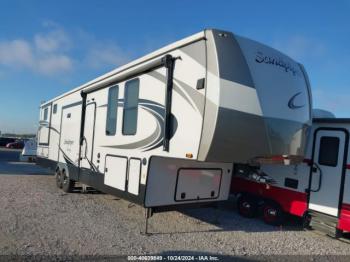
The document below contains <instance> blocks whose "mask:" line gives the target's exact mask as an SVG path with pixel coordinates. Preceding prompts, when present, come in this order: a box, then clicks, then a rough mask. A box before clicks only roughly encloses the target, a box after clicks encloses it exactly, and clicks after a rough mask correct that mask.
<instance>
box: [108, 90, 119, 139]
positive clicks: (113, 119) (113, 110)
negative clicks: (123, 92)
mask: <svg viewBox="0 0 350 262" xmlns="http://www.w3.org/2000/svg"><path fill="white" fill-rule="evenodd" d="M118 93H119V86H112V87H110V88H109V90H108V104H107V119H106V135H107V136H114V135H115V133H116V130H117V109H118Z"/></svg>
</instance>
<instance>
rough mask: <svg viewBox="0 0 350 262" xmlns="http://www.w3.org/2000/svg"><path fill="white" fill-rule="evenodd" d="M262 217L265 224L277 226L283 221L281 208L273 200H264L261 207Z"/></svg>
mask: <svg viewBox="0 0 350 262" xmlns="http://www.w3.org/2000/svg"><path fill="white" fill-rule="evenodd" d="M262 211H263V219H264V222H265V223H266V224H269V225H273V226H279V225H281V224H282V223H283V216H284V214H283V210H282V209H281V207H280V206H279V205H278V204H277V203H274V202H269V201H267V202H265V203H264V205H263V208H262Z"/></svg>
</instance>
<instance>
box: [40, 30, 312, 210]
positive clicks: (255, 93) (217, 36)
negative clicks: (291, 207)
mask: <svg viewBox="0 0 350 262" xmlns="http://www.w3.org/2000/svg"><path fill="white" fill-rule="evenodd" d="M310 126H311V93H310V86H309V82H308V79H307V74H306V72H305V70H304V68H303V66H302V65H300V64H298V63H297V62H295V61H293V60H292V59H291V58H289V57H287V56H285V55H283V54H282V53H280V52H278V51H276V50H274V49H272V48H269V47H267V46H265V45H262V44H259V43H257V42H255V41H252V40H248V39H246V38H243V37H239V36H236V35H233V34H232V33H229V32H224V31H220V30H205V31H202V32H200V33H197V34H195V35H192V36H190V37H188V38H185V39H183V40H181V41H178V42H175V43H173V44H170V45H168V46H166V47H164V48H162V49H160V50H158V51H155V52H153V53H151V54H149V55H146V56H144V57H142V58H140V59H138V60H136V61H133V62H131V63H129V64H127V65H125V66H122V67H120V68H118V69H116V70H114V71H112V72H110V73H107V74H105V75H103V76H101V77H98V78H96V79H95V80H92V81H90V82H88V83H86V84H84V85H82V86H79V87H77V88H75V89H73V90H71V91H69V92H67V93H64V94H62V95H60V96H58V97H56V98H54V99H52V100H50V101H48V102H45V103H43V104H42V105H41V106H40V127H39V131H38V149H37V162H38V163H39V164H40V165H43V166H47V167H51V168H52V169H53V170H54V171H55V172H56V182H57V185H58V186H59V187H61V188H63V190H64V191H66V192H69V191H71V190H72V189H73V187H74V183H75V182H77V181H79V182H81V183H83V184H86V185H89V186H90V187H93V188H95V189H97V190H100V191H103V192H106V193H109V194H114V195H116V196H119V197H122V198H125V199H128V200H129V201H131V202H134V203H137V204H140V205H142V206H144V207H146V208H151V210H153V211H157V210H160V209H161V208H162V207H167V208H171V207H176V206H179V205H183V206H184V205H185V204H191V205H193V204H196V205H197V204H203V203H213V202H216V201H221V200H226V199H227V198H228V196H229V191H230V182H231V174H232V167H233V166H232V163H233V162H240V163H248V162H251V161H259V159H260V158H264V159H266V158H267V159H268V158H271V157H272V156H276V155H288V156H290V157H291V158H295V159H297V160H298V159H302V158H303V156H304V145H305V141H306V134H307V132H308V129H309V127H310Z"/></svg>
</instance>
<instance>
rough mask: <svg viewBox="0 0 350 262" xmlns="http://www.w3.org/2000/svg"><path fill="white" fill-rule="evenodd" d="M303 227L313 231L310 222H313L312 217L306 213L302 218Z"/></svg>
mask: <svg viewBox="0 0 350 262" xmlns="http://www.w3.org/2000/svg"><path fill="white" fill-rule="evenodd" d="M301 219H302V226H303V228H304V229H311V227H310V222H311V216H310V215H309V214H308V213H307V212H305V213H304V215H303V216H302V218H301Z"/></svg>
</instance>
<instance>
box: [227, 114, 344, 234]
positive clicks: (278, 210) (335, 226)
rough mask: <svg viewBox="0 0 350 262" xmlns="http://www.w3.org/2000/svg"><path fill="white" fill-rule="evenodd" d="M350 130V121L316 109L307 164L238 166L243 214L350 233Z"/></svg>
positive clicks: (236, 186) (235, 181)
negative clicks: (300, 220) (293, 220)
mask: <svg viewBox="0 0 350 262" xmlns="http://www.w3.org/2000/svg"><path fill="white" fill-rule="evenodd" d="M349 132H350V119H347V118H335V117H334V115H332V114H331V113H329V112H328V113H327V112H325V111H320V110H315V113H314V118H313V125H312V131H311V134H310V139H309V140H308V142H307V149H306V157H305V159H304V161H303V163H301V164H298V165H269V164H265V165H262V166H261V169H260V170H257V169H252V168H249V167H247V166H244V165H240V166H239V165H238V166H236V168H235V174H234V176H233V178H232V183H231V192H232V193H234V194H236V195H237V196H238V200H237V201H238V202H237V204H238V211H239V213H240V214H241V215H243V216H246V217H253V216H255V215H257V214H258V211H259V210H261V211H262V216H263V219H264V221H265V222H267V223H269V224H281V223H282V222H283V213H284V212H286V213H288V214H292V215H295V216H298V217H302V218H304V222H305V225H306V226H310V227H311V228H313V229H316V230H319V231H322V232H325V233H327V234H328V235H330V236H333V237H339V236H340V235H341V233H342V232H349V231H350V179H349V175H350V170H349V169H350V164H348V161H349V160H348V159H350V155H349V154H350V153H349V149H348V143H349ZM284 161H288V159H285V160H284Z"/></svg>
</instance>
